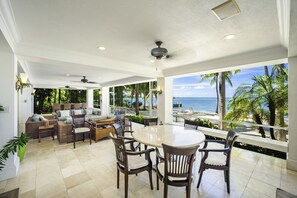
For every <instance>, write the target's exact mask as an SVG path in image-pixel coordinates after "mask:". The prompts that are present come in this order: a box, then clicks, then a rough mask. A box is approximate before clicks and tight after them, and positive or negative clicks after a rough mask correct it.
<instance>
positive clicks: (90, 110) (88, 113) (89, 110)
mask: <svg viewBox="0 0 297 198" xmlns="http://www.w3.org/2000/svg"><path fill="white" fill-rule="evenodd" d="M85 112H86V115H92V114H93V109H86V110H85Z"/></svg>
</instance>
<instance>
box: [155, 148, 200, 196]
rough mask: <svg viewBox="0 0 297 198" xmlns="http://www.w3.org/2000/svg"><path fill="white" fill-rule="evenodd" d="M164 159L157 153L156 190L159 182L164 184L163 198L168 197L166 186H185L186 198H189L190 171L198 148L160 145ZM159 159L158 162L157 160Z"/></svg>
mask: <svg viewBox="0 0 297 198" xmlns="http://www.w3.org/2000/svg"><path fill="white" fill-rule="evenodd" d="M162 146H163V150H164V158H163V157H162V156H161V157H160V156H159V152H158V149H157V151H156V153H157V159H158V160H157V164H156V168H157V170H156V172H157V190H159V180H161V181H163V183H164V198H166V197H167V196H168V185H171V186H178V187H180V186H185V187H186V191H187V193H186V197H187V198H190V196H191V183H192V169H193V162H194V161H195V158H196V151H197V149H198V147H199V145H197V146H192V147H173V146H169V145H166V144H162ZM159 159H160V160H159Z"/></svg>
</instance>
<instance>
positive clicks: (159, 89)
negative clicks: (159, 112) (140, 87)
mask: <svg viewBox="0 0 297 198" xmlns="http://www.w3.org/2000/svg"><path fill="white" fill-rule="evenodd" d="M152 91H154V92H155V93H157V94H162V93H163V91H162V89H161V87H160V86H159V85H158V86H157V88H156V89H152Z"/></svg>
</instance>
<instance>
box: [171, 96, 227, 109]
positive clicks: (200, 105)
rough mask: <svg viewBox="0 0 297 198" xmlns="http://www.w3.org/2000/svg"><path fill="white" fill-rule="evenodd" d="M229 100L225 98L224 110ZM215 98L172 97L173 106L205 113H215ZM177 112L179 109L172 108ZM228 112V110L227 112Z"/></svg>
mask: <svg viewBox="0 0 297 198" xmlns="http://www.w3.org/2000/svg"><path fill="white" fill-rule="evenodd" d="M229 100H230V98H226V110H227V104H228V101H229ZM216 102H217V98H216V97H174V98H173V104H177V103H179V104H182V108H183V109H185V110H187V109H189V108H192V109H193V110H194V111H205V112H211V113H215V111H216ZM173 109H174V110H178V109H179V108H173ZM227 111H228V110H227Z"/></svg>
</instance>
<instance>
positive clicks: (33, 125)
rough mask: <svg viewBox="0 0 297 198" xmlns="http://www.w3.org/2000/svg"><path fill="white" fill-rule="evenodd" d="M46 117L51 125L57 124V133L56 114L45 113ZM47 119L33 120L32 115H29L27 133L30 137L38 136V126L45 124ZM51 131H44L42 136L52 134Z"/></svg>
mask: <svg viewBox="0 0 297 198" xmlns="http://www.w3.org/2000/svg"><path fill="white" fill-rule="evenodd" d="M43 117H44V118H46V119H47V120H48V121H49V124H50V125H54V126H55V134H57V119H56V118H55V116H54V115H44V116H43ZM45 124H46V121H40V120H39V121H32V117H29V118H28V119H27V121H26V124H25V125H26V126H25V127H26V133H27V135H28V136H29V138H34V139H35V138H38V127H39V126H45ZM51 135H52V134H51V132H50V131H49V132H45V133H42V137H48V136H51Z"/></svg>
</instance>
